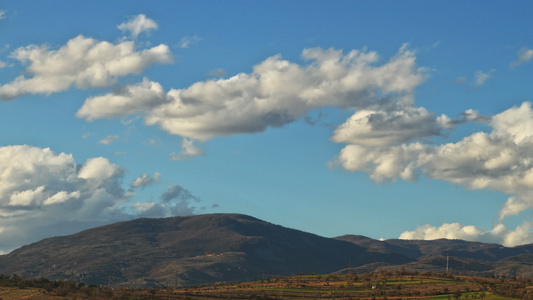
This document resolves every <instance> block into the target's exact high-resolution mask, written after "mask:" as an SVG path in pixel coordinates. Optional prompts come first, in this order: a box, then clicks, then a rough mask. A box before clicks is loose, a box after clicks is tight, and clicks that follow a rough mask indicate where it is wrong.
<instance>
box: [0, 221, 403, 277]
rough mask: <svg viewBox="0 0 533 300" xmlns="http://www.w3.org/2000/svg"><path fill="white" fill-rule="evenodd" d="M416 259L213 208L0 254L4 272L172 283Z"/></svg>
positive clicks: (97, 230)
mask: <svg viewBox="0 0 533 300" xmlns="http://www.w3.org/2000/svg"><path fill="white" fill-rule="evenodd" d="M411 260H412V259H409V258H407V257H405V256H404V255H401V254H395V253H380V252H376V251H369V250H367V249H366V248H365V247H361V246H359V245H356V244H354V243H350V242H347V241H342V240H337V239H330V238H324V237H320V236H317V235H314V234H310V233H306V232H302V231H298V230H294V229H289V228H285V227H282V226H279V225H274V224H271V223H268V222H265V221H261V220H258V219H255V218H253V217H250V216H245V215H238V214H211V215H197V216H190V217H173V218H164V219H137V220H133V221H127V222H120V223H116V224H111V225H107V226H102V227H97V228H93V229H89V230H85V231H82V232H80V233H77V234H74V235H70V236H64V237H54V238H48V239H45V240H42V241H40V242H37V243H34V244H31V245H27V246H23V247H21V248H19V249H17V250H14V251H12V252H11V253H9V254H6V255H2V256H0V273H4V274H23V275H24V276H26V277H39V276H43V277H47V278H50V279H64V278H72V279H75V280H78V281H83V282H85V283H87V284H96V285H107V284H112V285H113V284H127V285H148V286H160V285H172V286H173V285H176V284H181V285H192V284H203V283H212V282H216V281H245V280H252V279H257V278H261V277H263V276H273V275H292V274H298V273H300V272H302V273H312V272H314V273H331V272H334V271H337V270H339V269H342V268H346V267H348V266H362V265H366V264H369V263H374V262H386V263H389V264H402V263H407V262H409V261H411Z"/></svg>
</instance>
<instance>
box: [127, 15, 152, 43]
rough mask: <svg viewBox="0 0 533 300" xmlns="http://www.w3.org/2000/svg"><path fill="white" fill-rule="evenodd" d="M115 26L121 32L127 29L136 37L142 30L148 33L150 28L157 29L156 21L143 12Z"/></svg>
mask: <svg viewBox="0 0 533 300" xmlns="http://www.w3.org/2000/svg"><path fill="white" fill-rule="evenodd" d="M117 28H118V29H120V30H122V31H123V32H128V31H129V32H130V34H131V36H132V37H133V38H137V36H138V35H139V34H141V33H142V32H146V33H148V32H149V31H150V30H154V29H157V23H156V22H155V21H154V20H152V19H149V18H147V17H146V16H145V15H144V14H139V15H137V16H135V17H134V18H132V19H131V20H129V21H128V22H124V23H122V24H120V25H118V26H117Z"/></svg>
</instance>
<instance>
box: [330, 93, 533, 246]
mask: <svg viewBox="0 0 533 300" xmlns="http://www.w3.org/2000/svg"><path fill="white" fill-rule="evenodd" d="M463 118H464V119H465V120H476V121H483V122H486V123H487V125H488V126H489V127H490V128H492V131H491V132H488V133H487V132H475V133H473V134H471V135H469V136H466V137H464V138H463V139H462V140H460V141H458V142H455V143H446V144H441V145H435V144H431V143H423V142H420V141H411V142H407V143H399V144H394V143H393V142H400V141H398V140H395V139H392V141H393V142H391V138H390V136H389V135H388V134H381V135H380V133H381V130H376V132H375V133H374V132H373V131H372V130H369V131H368V132H370V133H373V134H375V135H376V136H378V137H379V136H381V137H382V138H383V140H384V141H382V142H376V141H373V142H372V143H369V142H368V139H367V136H368V135H369V133H368V132H366V135H364V136H362V137H361V136H360V135H352V136H353V138H352V139H347V138H346V139H342V140H340V141H341V142H344V143H347V144H348V145H346V146H345V147H344V148H343V149H342V151H341V152H340V154H339V156H338V159H337V161H336V162H337V163H338V164H340V165H341V166H342V167H343V168H345V169H347V170H350V171H364V172H367V173H369V175H370V177H371V178H372V179H374V180H376V181H382V180H395V179H396V178H402V179H405V180H414V179H416V178H417V177H418V176H420V175H422V174H423V175H425V176H426V177H429V178H434V179H440V180H444V181H447V182H451V183H454V184H458V185H462V186H464V187H466V188H469V189H488V190H495V191H501V192H504V193H506V194H508V195H509V199H508V201H507V202H506V203H505V204H504V205H503V207H502V209H501V211H500V221H503V220H504V218H506V217H508V216H511V215H516V214H519V213H520V212H522V211H524V210H526V209H531V208H533V193H532V191H533V110H532V108H531V104H530V103H529V102H524V103H522V104H521V105H520V106H517V107H512V108H510V109H508V110H506V111H503V112H501V113H499V114H496V115H494V116H492V117H491V118H488V117H485V116H481V115H479V113H477V112H474V111H467V112H465V113H464V114H463ZM364 125H365V126H367V125H366V123H365V124H364ZM391 126H395V127H398V126H400V127H401V125H397V124H395V122H391ZM363 128H365V129H367V128H368V126H367V127H363ZM341 129H343V127H342V126H341V127H340V129H338V130H341ZM360 132H361V130H359V131H356V133H360ZM450 226H451V225H447V226H444V227H442V228H439V230H437V231H435V228H432V227H427V228H426V227H424V228H423V229H424V230H423V231H424V232H425V235H424V236H425V237H428V236H431V233H432V232H437V233H438V234H437V235H438V236H441V237H446V235H445V234H443V233H442V232H444V230H445V229H450V228H452V229H453V228H457V225H453V226H452V227H450ZM428 228H429V229H428ZM460 228H461V229H462V230H463V231H464V230H471V229H472V227H460ZM426 229H428V230H426ZM430 229H431V230H430ZM432 230H433V231H432ZM450 230H451V229H450ZM524 230H525V229H523V227H520V230H519V231H516V232H515V231H509V232H507V234H508V235H505V237H501V238H502V240H503V239H505V241H506V243H507V244H518V243H521V242H520V241H518V240H517V239H518V238H519V237H523V238H524V240H523V241H522V242H527V241H529V240H530V236H529V235H524V234H522V233H520V232H523V231H524ZM450 232H454V234H459V233H457V232H459V231H457V230H455V231H450ZM468 232H471V231H468ZM519 233H520V234H519ZM462 234H466V233H464V232H463V233H462ZM405 236H407V235H405ZM474 236H475V235H474ZM478 236H479V237H481V236H482V235H481V234H479V235H478ZM458 238H460V237H458ZM472 239H475V238H473V237H472Z"/></svg>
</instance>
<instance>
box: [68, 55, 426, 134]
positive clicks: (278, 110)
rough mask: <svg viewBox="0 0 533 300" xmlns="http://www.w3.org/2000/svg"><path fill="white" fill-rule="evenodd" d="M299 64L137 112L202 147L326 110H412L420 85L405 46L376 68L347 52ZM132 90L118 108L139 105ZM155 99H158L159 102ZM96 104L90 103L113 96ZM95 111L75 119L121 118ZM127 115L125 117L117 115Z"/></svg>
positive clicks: (194, 90)
mask: <svg viewBox="0 0 533 300" xmlns="http://www.w3.org/2000/svg"><path fill="white" fill-rule="evenodd" d="M302 56H303V57H304V58H305V59H306V60H308V61H309V64H308V65H303V66H302V65H299V64H296V63H291V62H289V61H287V60H283V59H282V58H281V56H279V55H276V56H273V57H270V58H268V59H266V60H265V61H263V62H261V63H260V64H258V65H256V66H255V67H254V71H253V72H252V73H250V74H245V73H240V74H237V75H235V76H233V77H231V78H228V79H217V80H208V81H203V82H197V83H195V84H193V85H192V86H190V87H189V88H186V89H180V90H176V89H171V90H170V91H169V92H168V93H167V97H166V98H165V100H166V101H165V102H164V101H153V102H150V103H154V105H153V106H152V105H145V106H143V109H145V112H143V114H144V115H145V122H146V124H148V125H155V124H158V125H159V126H160V127H161V128H162V129H163V130H165V131H167V132H168V133H170V134H174V135H180V136H182V137H184V138H188V139H194V140H199V141H205V140H209V139H211V138H214V137H217V136H229V135H236V134H243V133H256V132H262V131H264V130H265V129H266V128H268V127H280V126H283V125H285V124H288V123H291V122H293V121H295V120H297V119H299V118H303V117H305V116H306V115H307V113H308V112H309V111H311V110H314V109H316V108H320V107H325V106H337V107H341V108H352V109H365V108H366V109H372V108H375V107H383V108H386V107H388V108H386V109H388V110H391V109H396V110H397V108H398V107H399V106H405V107H411V106H412V103H413V97H412V92H413V90H414V88H415V87H416V86H418V85H419V84H420V83H421V82H423V81H424V79H425V70H424V69H423V68H418V67H417V66H416V63H415V56H414V52H413V51H410V50H408V49H407V47H406V46H403V47H402V48H401V49H400V51H399V52H398V54H397V55H396V56H394V57H393V58H391V59H390V60H389V61H388V62H387V63H385V64H382V65H379V66H375V63H376V62H377V60H378V56H377V54H376V53H375V52H365V51H358V50H353V51H350V52H349V53H347V54H343V53H342V51H340V50H335V49H328V50H323V49H320V48H314V49H306V50H304V51H303V54H302ZM153 84H155V83H153ZM135 87H137V86H135V85H134V86H128V87H125V88H124V89H125V90H127V91H128V93H124V94H123V95H122V96H123V97H125V98H124V99H122V102H123V103H131V102H133V103H137V101H136V99H140V97H138V96H136V93H140V92H141V91H142V89H136V88H135ZM158 95H161V96H160V98H162V94H160V93H158ZM101 97H102V98H99V97H96V99H107V98H109V97H112V95H104V96H101ZM126 98H127V99H126ZM93 99H95V98H90V99H88V100H87V104H84V107H90V106H91V102H93V101H94V100H93ZM143 99H146V98H143ZM146 101H148V100H146ZM98 103H99V104H101V105H99V106H98V110H91V111H99V112H100V113H81V112H78V116H79V117H85V118H87V119H89V118H90V119H96V118H103V117H107V116H111V115H112V116H117V114H119V113H120V110H118V109H115V108H114V105H113V103H109V102H105V101H101V102H98ZM104 106H105V107H104ZM407 109H410V108H407ZM83 110H85V109H81V110H80V111H83ZM87 111H89V110H87ZM132 111H133V110H128V109H126V110H123V112H122V113H123V114H130V113H131V112H132ZM102 112H105V113H102ZM107 112H113V113H107Z"/></svg>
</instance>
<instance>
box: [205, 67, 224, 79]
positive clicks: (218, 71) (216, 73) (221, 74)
mask: <svg viewBox="0 0 533 300" xmlns="http://www.w3.org/2000/svg"><path fill="white" fill-rule="evenodd" d="M206 75H207V76H209V77H225V76H226V71H225V70H224V69H222V68H218V69H214V70H211V71H209V72H207V74H206Z"/></svg>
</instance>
